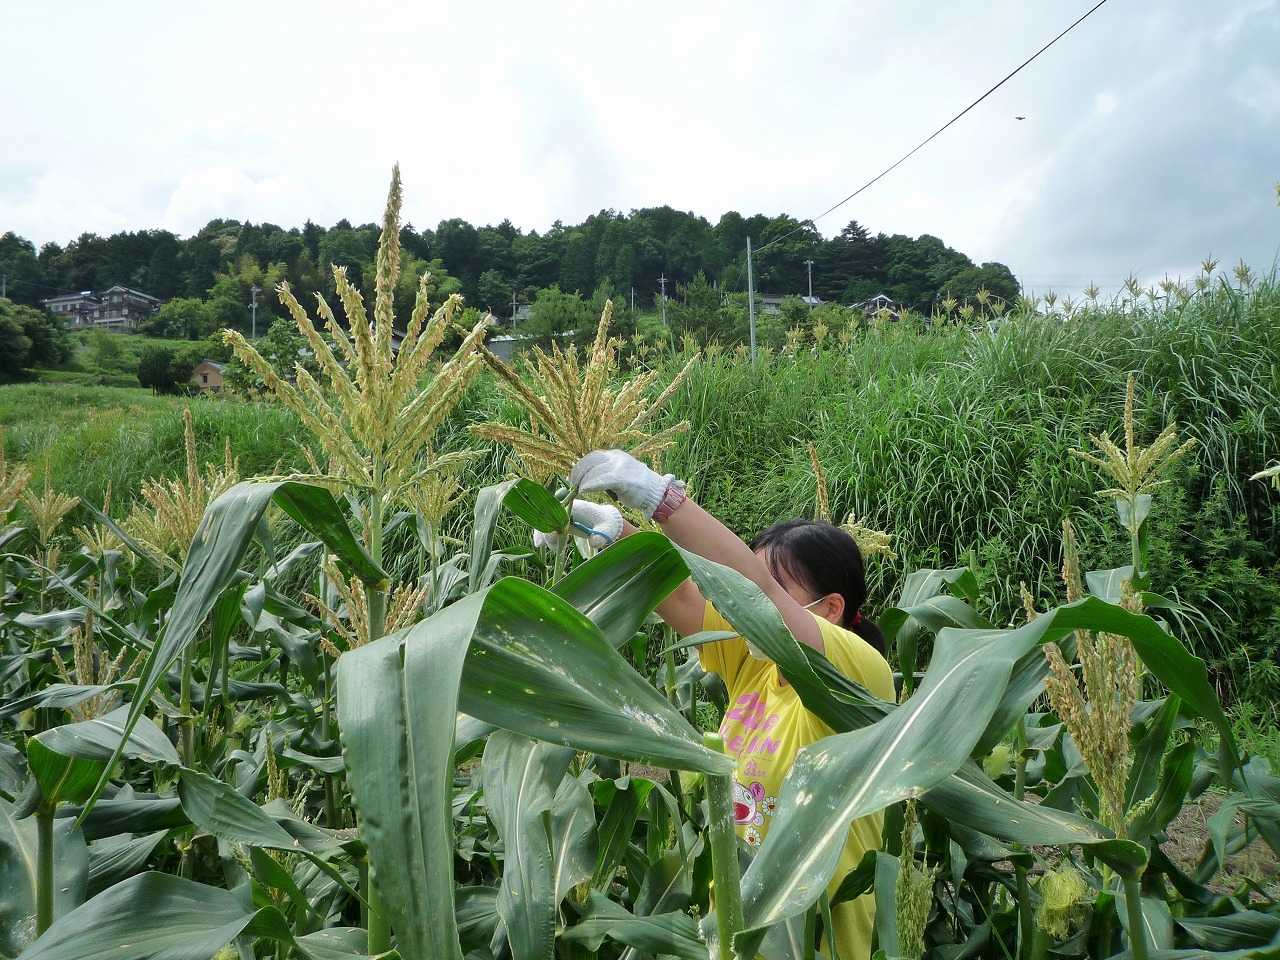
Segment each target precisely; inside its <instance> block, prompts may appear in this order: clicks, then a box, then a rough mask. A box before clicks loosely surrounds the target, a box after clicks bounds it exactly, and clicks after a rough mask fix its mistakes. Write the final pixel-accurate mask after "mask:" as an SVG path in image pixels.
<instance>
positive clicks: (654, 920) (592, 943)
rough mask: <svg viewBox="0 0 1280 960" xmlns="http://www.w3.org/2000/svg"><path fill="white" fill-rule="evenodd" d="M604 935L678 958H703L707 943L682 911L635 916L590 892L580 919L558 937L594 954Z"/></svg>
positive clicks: (636, 946)
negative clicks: (582, 945)
mask: <svg viewBox="0 0 1280 960" xmlns="http://www.w3.org/2000/svg"><path fill="white" fill-rule="evenodd" d="M605 937H609V938H611V939H613V940H617V941H618V942H619V943H623V944H626V945H627V946H628V947H631V948H633V949H634V950H638V951H640V952H642V953H645V954H651V955H653V956H664V955H666V956H674V957H681V958H682V960H706V958H707V946H706V944H704V943H703V942H702V940H701V939H700V938H699V936H698V925H697V924H696V923H695V922H694V920H693V918H692V917H690V916H689V915H688V914H686V913H682V912H677V913H664V914H659V915H656V916H648V917H637V916H632V915H631V914H630V913H628V912H627V910H626V908H625V907H623V906H620V905H619V904H616V903H614V902H613V901H612V900H610V899H609V898H608V897H605V896H603V895H601V894H599V893H596V892H594V891H593V892H592V893H591V896H590V899H589V900H588V903H587V909H586V911H585V913H584V914H583V917H582V920H581V921H580V922H579V923H577V924H575V925H574V926H572V927H570V928H569V929H568V930H566V931H565V932H564V933H563V934H562V935H561V937H560V939H561V940H564V941H567V942H570V943H581V944H584V945H585V946H586V947H587V949H588V950H590V951H591V952H592V953H595V952H596V951H598V950H599V949H600V944H601V943H602V942H603V941H604V938H605Z"/></svg>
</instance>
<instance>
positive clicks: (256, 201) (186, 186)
mask: <svg viewBox="0 0 1280 960" xmlns="http://www.w3.org/2000/svg"><path fill="white" fill-rule="evenodd" d="M310 200H311V197H310V194H309V193H308V192H307V190H306V188H305V187H303V186H301V185H300V184H298V183H296V182H294V181H293V180H291V179H290V178H288V177H264V178H262V179H260V180H254V179H252V178H250V177H249V176H248V175H247V174H245V172H244V171H243V170H239V169H236V168H231V167H206V168H202V169H196V170H190V171H188V172H187V173H186V174H184V175H183V177H182V180H181V181H179V183H178V186H177V188H176V189H175V190H174V191H173V194H172V195H171V196H170V197H169V204H168V206H167V207H166V208H165V212H164V217H163V222H164V226H165V228H166V229H168V230H172V231H173V232H174V233H178V234H186V235H190V234H193V233H195V232H197V231H198V230H199V229H200V228H201V227H202V226H204V225H205V224H206V223H208V222H209V221H210V220H213V219H216V218H225V219H230V220H251V221H255V222H257V221H266V222H271V223H284V224H288V223H290V221H291V220H292V218H293V217H294V216H296V213H295V211H297V210H300V209H306V206H307V204H308V203H309V202H310Z"/></svg>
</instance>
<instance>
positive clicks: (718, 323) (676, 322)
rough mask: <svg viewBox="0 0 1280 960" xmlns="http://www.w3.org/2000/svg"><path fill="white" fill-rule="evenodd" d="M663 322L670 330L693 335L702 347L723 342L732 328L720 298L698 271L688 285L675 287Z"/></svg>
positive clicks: (680, 284) (719, 293)
mask: <svg viewBox="0 0 1280 960" xmlns="http://www.w3.org/2000/svg"><path fill="white" fill-rule="evenodd" d="M667 318H668V321H669V322H670V324H671V329H672V330H674V331H676V332H677V333H690V334H693V336H695V337H697V338H698V340H699V341H701V342H702V343H706V342H707V341H708V340H721V339H723V338H724V336H725V335H726V334H727V333H728V330H729V328H730V327H731V326H732V318H731V317H730V315H729V314H728V313H727V312H726V311H725V310H724V295H723V294H722V293H721V292H720V291H719V290H717V289H716V288H715V287H713V286H712V285H711V284H709V283H708V282H707V276H706V274H705V273H703V272H702V271H701V270H699V271H698V272H697V273H695V274H694V276H693V279H692V280H690V281H689V282H688V283H677V284H676V295H675V297H674V298H673V299H671V300H670V301H668V303H667Z"/></svg>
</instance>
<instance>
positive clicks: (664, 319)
mask: <svg viewBox="0 0 1280 960" xmlns="http://www.w3.org/2000/svg"><path fill="white" fill-rule="evenodd" d="M658 283H659V284H661V285H662V325H663V326H664V327H665V326H666V325H667V275H666V274H665V273H664V274H663V275H662V276H660V277H659V278H658Z"/></svg>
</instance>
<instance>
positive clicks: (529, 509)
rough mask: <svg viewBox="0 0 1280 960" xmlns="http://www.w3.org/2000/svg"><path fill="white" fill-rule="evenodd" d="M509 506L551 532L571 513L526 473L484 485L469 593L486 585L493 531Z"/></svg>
mask: <svg viewBox="0 0 1280 960" xmlns="http://www.w3.org/2000/svg"><path fill="white" fill-rule="evenodd" d="M504 506H505V507H506V508H507V509H508V510H510V511H511V512H512V513H514V514H515V515H516V516H517V517H519V518H520V519H521V520H523V521H524V522H525V523H527V524H529V526H531V527H533V528H534V529H535V530H541V531H542V532H543V533H551V532H553V531H556V530H563V529H564V528H565V527H567V526H568V525H569V514H568V513H566V512H565V509H564V505H563V504H562V503H560V501H559V500H557V499H556V498H555V496H554V495H553V494H552V493H551V492H550V491H549V490H547V489H546V488H545V487H542V486H540V485H538V484H536V483H534V482H533V481H532V480H528V479H526V478H524V477H520V478H517V479H515V480H507V481H506V482H504V483H498V484H494V485H492V486H488V487H484V488H483V489H482V490H481V491H480V492H479V493H478V494H477V495H476V510H475V525H474V527H473V528H472V534H471V563H470V566H469V567H468V569H469V570H470V581H471V583H470V589H469V591H468V592H469V593H475V592H476V591H478V590H479V589H480V588H481V587H483V586H485V584H486V580H485V579H484V577H485V571H486V570H488V569H490V565H489V556H490V553H491V552H492V551H493V532H494V530H495V529H496V527H497V526H498V518H499V516H500V515H501V513H502V508H503V507H504Z"/></svg>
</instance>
